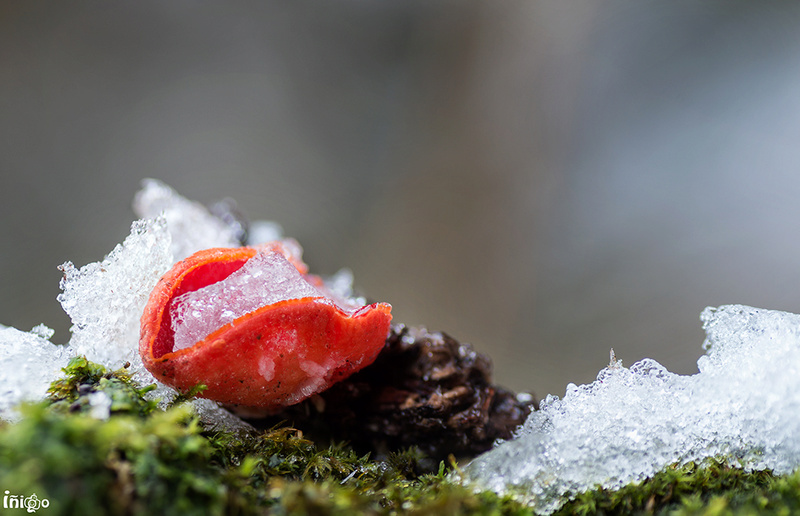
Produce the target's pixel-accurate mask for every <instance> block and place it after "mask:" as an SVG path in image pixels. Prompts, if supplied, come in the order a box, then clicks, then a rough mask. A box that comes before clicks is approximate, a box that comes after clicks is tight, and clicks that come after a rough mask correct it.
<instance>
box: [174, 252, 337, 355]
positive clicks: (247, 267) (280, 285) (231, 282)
mask: <svg viewBox="0 0 800 516" xmlns="http://www.w3.org/2000/svg"><path fill="white" fill-rule="evenodd" d="M322 295H323V294H322V293H321V292H320V291H319V290H317V289H316V288H314V287H313V286H312V285H311V284H309V283H308V282H307V281H306V280H305V279H304V278H303V275H302V274H300V272H299V271H298V270H297V269H296V268H295V266H294V265H292V264H291V263H290V262H289V260H287V259H286V257H285V256H284V255H283V254H282V253H281V252H278V251H276V250H272V249H269V250H265V251H264V252H258V253H256V255H255V256H254V257H253V258H251V259H249V260H248V261H247V262H246V263H245V264H244V265H243V266H242V267H241V268H240V269H239V270H237V271H235V272H234V273H233V274H231V275H230V276H228V277H227V278H225V279H224V280H222V281H218V282H216V283H213V284H211V285H208V286H206V287H203V288H201V289H198V290H195V291H192V292H187V293H185V294H183V295H181V296H178V297H176V298H175V299H173V300H172V305H171V306H170V311H171V313H172V328H173V331H174V332H175V348H174V350H175V351H177V350H179V349H184V348H187V347H190V346H192V345H193V344H195V343H196V342H198V341H200V340H202V339H204V338H205V337H206V336H208V335H209V334H210V333H212V332H213V331H215V330H217V329H219V328H221V327H222V326H224V325H226V324H230V323H232V322H233V321H234V319H237V318H239V317H241V316H243V315H245V314H247V313H250V312H252V311H254V310H256V309H258V308H260V307H262V306H267V305H271V304H273V303H277V302H279V301H284V300H287V299H300V298H304V297H321V296H322Z"/></svg>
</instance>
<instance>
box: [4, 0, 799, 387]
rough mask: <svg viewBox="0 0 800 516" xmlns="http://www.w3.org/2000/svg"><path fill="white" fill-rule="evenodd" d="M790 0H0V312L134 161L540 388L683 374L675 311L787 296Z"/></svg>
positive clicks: (685, 330) (691, 330)
mask: <svg viewBox="0 0 800 516" xmlns="http://www.w3.org/2000/svg"><path fill="white" fill-rule="evenodd" d="M798 136H800V4H798V3H794V2H785V1H784V2H773V1H762V2H746V1H731V0H725V1H707V2H696V1H691V2H689V1H670V2H633V1H616V0H592V1H549V2H542V1H528V2H480V3H479V2H473V1H468V0H461V1H453V2H444V1H418V2H414V1H410V2H382V1H366V0H358V1H357V0H351V1H338V2H322V1H314V2H311V1H294V2H288V1H284V2H277V1H263V2H226V3H221V2H202V1H201V2H187V1H170V2H160V1H154V0H144V1H141V0H140V1H136V2H116V3H113V4H111V3H106V2H79V3H71V4H70V5H67V4H66V3H61V2H58V3H52V2H39V1H28V0H26V1H5V2H3V3H0V196H2V197H1V201H0V214H1V215H2V223H1V224H0V271H1V272H0V322H2V323H3V324H7V325H11V326H16V327H19V328H21V329H29V328H30V327H32V326H34V325H36V324H38V323H41V322H44V323H46V324H48V325H50V326H52V327H54V328H55V329H56V330H57V332H56V336H55V338H54V340H55V341H57V342H65V341H66V340H68V338H69V333H68V327H69V321H68V319H67V317H66V316H65V315H64V314H63V313H62V312H61V310H60V307H59V306H58V304H57V302H56V301H55V296H56V295H57V294H58V281H59V277H60V274H59V272H58V271H57V270H56V266H57V265H59V264H60V263H62V262H63V261H65V260H72V261H73V262H75V264H76V265H84V264H85V263H87V262H91V261H96V260H99V259H102V258H103V256H104V255H105V254H106V253H107V252H109V251H110V250H111V249H112V248H113V247H114V245H116V244H117V243H118V242H120V241H122V239H123V238H124V237H125V236H126V235H127V234H128V230H129V226H130V222H131V221H132V220H133V218H134V215H133V213H132V211H131V208H130V202H131V199H132V197H133V195H134V193H135V192H136V190H137V189H138V188H139V182H140V180H141V179H142V178H143V177H155V178H159V179H161V180H163V181H165V182H166V183H168V184H170V185H171V186H173V187H174V188H176V189H177V190H178V191H179V192H180V193H182V194H183V195H185V196H187V197H189V198H192V199H197V200H200V201H203V202H210V201H214V200H217V199H220V198H223V197H232V198H234V199H236V200H237V201H238V203H239V207H240V208H241V210H242V211H243V212H244V213H246V214H247V215H248V216H249V217H250V218H251V219H271V220H275V221H278V222H280V223H281V224H282V225H283V226H284V228H285V229H286V232H287V234H289V235H291V236H294V237H296V238H297V239H298V240H299V241H300V242H301V243H302V245H303V246H304V248H305V251H306V252H305V257H306V260H307V262H308V263H309V264H310V266H311V267H312V270H314V271H316V272H318V273H323V274H325V273H332V272H334V271H336V270H338V269H339V268H340V267H345V266H346V267H350V268H351V269H352V270H353V271H354V273H355V278H356V284H357V286H358V287H359V288H360V289H361V291H362V292H364V293H366V294H368V295H369V296H370V297H372V298H374V299H377V300H383V301H388V302H390V303H392V305H393V306H394V311H393V312H394V316H395V320H396V321H402V322H406V323H409V324H414V325H425V326H427V327H428V328H430V329H434V330H445V331H447V332H449V333H450V334H452V335H453V336H455V337H457V338H459V339H461V340H465V341H468V342H471V343H473V344H474V345H475V346H476V347H477V348H478V349H480V350H481V351H484V352H486V353H488V354H489V355H491V357H492V358H493V360H494V363H495V379H496V380H497V381H498V382H499V383H501V384H505V385H507V386H509V387H511V388H514V389H520V390H522V389H533V390H534V391H535V392H536V393H537V394H538V395H544V394H546V393H548V392H551V393H554V394H559V395H561V394H563V392H564V387H565V385H566V384H567V383H568V382H575V383H585V382H588V381H591V380H593V379H594V377H595V375H596V374H597V371H598V370H599V369H600V368H602V367H603V366H605V365H606V364H607V362H608V350H609V348H611V347H613V348H614V349H615V350H616V353H617V356H618V357H620V358H622V359H623V361H624V362H625V363H626V364H627V365H630V364H631V363H633V362H634V361H636V360H639V359H641V358H644V357H652V358H654V359H656V360H658V361H660V362H662V363H663V364H664V365H666V366H667V367H668V368H669V369H670V370H673V371H676V372H680V373H692V372H694V371H695V370H696V368H695V361H696V360H697V358H698V356H700V354H701V353H702V350H701V348H700V345H701V343H702V340H703V332H702V330H701V327H700V322H699V320H698V315H699V313H700V311H701V310H702V309H703V308H704V307H705V306H707V305H719V304H724V303H732V302H736V303H745V304H751V305H755V306H760V307H765V308H777V309H783V310H788V311H795V312H800V293H798V286H799V285H800V267H798V256H800V239H798V238H797V234H798V233H797V231H796V228H797V227H798V223H799V222H800V202H798V199H800V174H798V172H800V143H799V142H800V139H798Z"/></svg>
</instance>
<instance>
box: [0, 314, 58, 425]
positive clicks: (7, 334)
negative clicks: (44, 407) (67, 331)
mask: <svg viewBox="0 0 800 516" xmlns="http://www.w3.org/2000/svg"><path fill="white" fill-rule="evenodd" d="M45 329H46V330H49V331H43V330H45ZM52 331H53V330H51V329H50V328H46V327H44V326H43V325H39V326H37V327H36V328H34V331H31V332H24V331H20V330H18V329H16V328H9V327H5V326H3V327H0V419H5V420H9V421H15V420H17V419H18V418H19V414H18V413H17V412H16V410H15V407H16V406H17V405H18V404H19V403H20V402H23V401H37V400H40V399H42V398H43V397H44V396H45V394H46V393H47V389H48V388H49V387H50V383H51V382H52V381H53V380H55V379H56V378H57V377H58V375H59V373H60V372H61V368H62V367H66V365H67V362H69V359H70V357H71V356H72V355H73V351H72V350H71V349H70V348H68V347H65V346H56V345H54V344H52V343H51V342H50V341H49V340H47V339H46V338H44V337H43V336H42V334H43V333H44V334H48V333H49V335H52Z"/></svg>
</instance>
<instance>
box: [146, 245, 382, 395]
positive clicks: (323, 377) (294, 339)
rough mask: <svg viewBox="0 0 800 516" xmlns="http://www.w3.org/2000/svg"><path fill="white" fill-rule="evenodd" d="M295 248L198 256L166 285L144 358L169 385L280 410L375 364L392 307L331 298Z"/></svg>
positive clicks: (156, 299) (156, 297)
mask: <svg viewBox="0 0 800 516" xmlns="http://www.w3.org/2000/svg"><path fill="white" fill-rule="evenodd" d="M298 248H299V246H297V244H296V243H295V242H293V241H281V242H272V243H269V244H265V245H263V246H258V247H240V248H225V249H223V248H217V249H207V250H204V251H200V252H197V253H195V254H193V255H192V256H190V257H188V258H186V259H185V260H182V261H180V262H178V263H177V264H175V266H173V268H172V269H171V270H170V271H169V272H167V273H166V274H165V275H164V276H163V277H162V278H161V279H160V280H159V282H158V284H157V285H156V287H155V289H154V290H153V292H152V293H151V294H150V298H149V301H148V303H147V306H146V307H145V310H144V314H143V315H142V321H141V323H142V324H141V337H140V341H139V352H140V354H141V356H142V360H143V362H144V365H145V367H146V368H147V369H148V370H149V371H150V372H151V373H152V374H153V375H154V376H155V377H156V378H157V379H158V380H159V381H161V382H163V383H165V384H167V385H169V386H171V387H174V388H175V389H178V390H179V391H184V392H185V391H187V390H189V389H191V388H193V387H194V386H196V385H198V384H203V385H205V386H206V387H207V389H206V390H205V391H203V392H202V393H201V394H200V395H201V396H203V397H206V398H210V399H213V400H216V401H220V402H223V403H227V404H234V405H241V406H248V407H258V408H262V409H267V410H278V409H280V408H281V407H284V406H288V405H292V404H295V403H297V402H299V401H302V400H303V399H305V398H308V397H309V396H312V395H314V394H316V393H318V392H321V391H323V390H325V389H327V388H328V387H329V386H330V385H332V384H333V383H335V382H337V381H339V380H343V379H344V378H347V377H348V376H350V375H351V374H352V373H354V372H356V371H358V370H359V369H361V368H363V367H365V366H367V365H369V364H371V363H372V362H373V361H374V360H375V358H376V357H377V355H378V353H379V352H380V351H381V349H382V348H383V345H384V342H385V339H386V335H387V334H388V332H389V323H390V322H391V319H392V316H391V306H390V305H388V304H387V303H375V304H370V305H365V306H361V305H360V304H356V303H354V301H353V300H350V299H345V298H343V297H341V296H338V295H336V294H334V293H333V292H331V291H330V290H329V289H328V288H327V287H326V285H325V284H324V282H323V281H322V280H321V279H320V278H319V277H317V276H314V275H310V274H308V273H307V272H308V268H307V266H306V265H305V264H304V263H303V262H302V260H301V259H300V257H299V253H298V252H296V251H295V250H296V249H298Z"/></svg>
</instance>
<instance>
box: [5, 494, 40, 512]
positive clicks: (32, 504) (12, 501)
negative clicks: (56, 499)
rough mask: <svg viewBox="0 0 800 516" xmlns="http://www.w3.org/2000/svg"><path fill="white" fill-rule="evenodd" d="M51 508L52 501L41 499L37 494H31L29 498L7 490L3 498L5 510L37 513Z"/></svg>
mask: <svg viewBox="0 0 800 516" xmlns="http://www.w3.org/2000/svg"><path fill="white" fill-rule="evenodd" d="M49 506H50V500H48V499H47V498H42V499H41V500H40V499H39V497H38V496H36V493H33V494H31V495H30V496H28V497H27V498H26V497H25V495H17V494H11V492H10V491H8V490H6V494H5V496H4V497H3V509H25V510H26V511H28V512H36V511H38V510H39V509H47V508H48V507H49Z"/></svg>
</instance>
